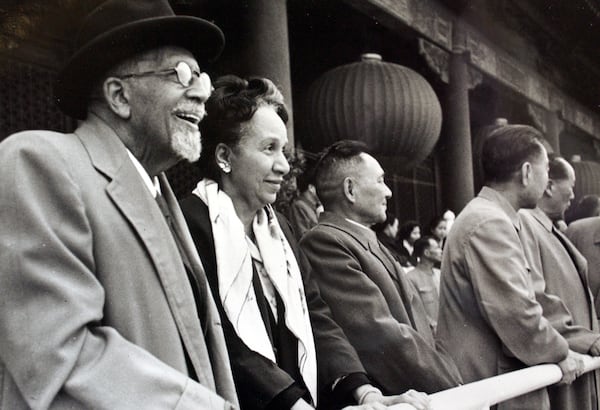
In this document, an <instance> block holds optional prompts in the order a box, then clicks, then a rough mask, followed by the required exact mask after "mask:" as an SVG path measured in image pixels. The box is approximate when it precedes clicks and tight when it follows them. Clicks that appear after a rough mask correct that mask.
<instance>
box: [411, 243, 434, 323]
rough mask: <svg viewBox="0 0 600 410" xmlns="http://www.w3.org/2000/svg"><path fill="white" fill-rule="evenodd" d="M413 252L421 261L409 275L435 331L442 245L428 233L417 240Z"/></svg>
mask: <svg viewBox="0 0 600 410" xmlns="http://www.w3.org/2000/svg"><path fill="white" fill-rule="evenodd" d="M413 254H414V255H415V256H416V257H417V258H419V262H418V263H417V266H416V267H415V268H414V269H411V270H409V271H408V273H407V277H408V280H410V281H411V283H412V284H413V286H414V287H415V289H417V291H418V294H419V297H420V298H421V302H423V307H424V308H425V312H427V319H428V320H429V326H431V329H432V331H433V333H435V330H436V327H437V317H438V310H439V302H440V270H439V269H438V268H436V267H435V266H436V265H437V266H439V264H440V263H441V262H442V247H441V246H440V243H439V242H438V241H437V240H436V239H435V238H434V237H433V236H430V235H426V236H423V237H422V238H419V239H418V240H417V241H416V242H415V245H414V253H413Z"/></svg>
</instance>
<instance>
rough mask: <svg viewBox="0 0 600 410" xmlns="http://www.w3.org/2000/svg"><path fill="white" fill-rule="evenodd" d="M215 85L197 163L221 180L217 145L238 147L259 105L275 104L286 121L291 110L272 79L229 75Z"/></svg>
mask: <svg viewBox="0 0 600 410" xmlns="http://www.w3.org/2000/svg"><path fill="white" fill-rule="evenodd" d="M213 87H214V91H213V93H212V94H211V96H210V98H209V99H208V101H207V102H206V112H207V114H208V115H207V116H206V118H205V119H204V120H203V121H202V122H201V123H200V131H201V133H202V158H201V159H200V161H199V162H198V166H199V167H200V170H201V172H202V175H203V176H204V177H208V178H211V179H214V180H215V181H220V179H221V178H220V170H219V168H218V167H217V163H216V160H215V149H216V148H217V145H219V144H221V143H222V144H226V145H227V146H229V147H231V148H233V147H235V146H236V145H237V144H238V143H239V142H240V139H241V138H242V135H243V133H244V127H245V124H246V123H247V122H248V121H250V119H252V117H253V116H254V113H255V112H256V110H257V109H258V108H260V107H263V106H270V107H273V109H274V110H275V112H276V113H277V115H278V116H279V117H280V118H281V120H282V121H283V122H284V123H286V124H287V121H288V112H287V108H286V106H285V103H284V101H283V95H282V94H281V92H280V91H279V89H278V88H277V87H276V86H275V84H273V82H272V81H271V80H269V79H266V78H249V79H248V80H245V79H242V78H239V77H237V76H235V75H226V76H223V77H219V78H218V79H217V80H216V81H215V82H214V83H213Z"/></svg>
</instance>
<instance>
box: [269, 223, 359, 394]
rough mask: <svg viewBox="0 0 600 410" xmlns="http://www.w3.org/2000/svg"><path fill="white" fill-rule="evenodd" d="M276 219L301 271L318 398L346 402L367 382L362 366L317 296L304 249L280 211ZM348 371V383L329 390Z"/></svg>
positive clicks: (316, 288)
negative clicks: (315, 363) (313, 349)
mask: <svg viewBox="0 0 600 410" xmlns="http://www.w3.org/2000/svg"><path fill="white" fill-rule="evenodd" d="M278 219H279V222H280V225H281V228H282V230H283V232H284V234H285V236H286V238H287V239H288V242H289V243H290V246H291V247H292V249H293V250H294V253H295V255H296V259H297V261H298V265H299V266H300V271H301V273H302V280H303V282H304V292H305V294H306V303H307V305H308V310H309V314H310V322H311V325H312V329H313V336H314V339H315V348H316V350H317V364H318V373H319V376H318V379H319V393H320V397H319V400H320V401H321V402H323V401H325V402H327V403H329V402H330V401H333V402H336V404H337V405H341V404H342V403H345V404H349V403H350V401H351V397H348V396H349V393H350V392H351V391H352V390H354V389H355V388H356V387H358V386H360V385H362V384H367V383H370V381H369V379H368V377H367V375H366V370H365V368H364V367H363V364H362V363H361V361H360V359H359V357H358V354H357V353H356V350H355V349H354V347H352V345H351V344H350V342H349V341H348V339H347V338H346V336H345V335H344V332H343V331H342V329H340V327H339V326H338V324H337V323H336V322H335V321H334V320H333V318H332V313H331V310H330V309H329V306H328V305H327V304H326V303H325V301H324V300H323V298H322V297H321V292H320V290H319V285H318V284H317V282H316V280H315V279H314V275H313V274H312V267H311V265H310V263H309V261H308V259H307V258H306V256H305V255H304V253H303V252H302V251H301V250H300V249H299V246H298V243H297V242H296V240H295V238H294V235H293V234H292V228H291V226H290V225H289V223H288V221H287V220H286V219H285V218H284V217H283V216H282V215H280V214H278ZM349 375H353V377H352V378H351V379H350V378H346V379H345V380H347V381H350V380H352V382H350V384H348V385H346V386H344V383H341V384H340V383H337V384H336V386H337V387H338V388H336V390H335V391H333V390H332V386H333V385H334V383H335V382H336V381H339V380H340V379H341V378H345V377H347V376H349Z"/></svg>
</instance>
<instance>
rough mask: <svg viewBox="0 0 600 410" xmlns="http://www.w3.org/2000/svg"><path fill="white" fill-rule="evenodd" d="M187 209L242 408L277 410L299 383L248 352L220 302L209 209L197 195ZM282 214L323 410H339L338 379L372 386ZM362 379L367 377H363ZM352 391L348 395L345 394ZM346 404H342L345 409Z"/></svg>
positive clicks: (187, 200) (184, 207) (184, 203)
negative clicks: (331, 409)
mask: <svg viewBox="0 0 600 410" xmlns="http://www.w3.org/2000/svg"><path fill="white" fill-rule="evenodd" d="M181 208H182V210H183V213H184V215H185V218H186V220H187V222H188V226H189V228H190V232H191V233H192V237H193V239H194V242H195V243H196V246H197V248H198V251H199V253H200V258H201V259H202V263H203V264H204V268H205V269H206V273H207V276H208V280H209V282H210V285H211V289H212V291H213V295H214V298H215V300H216V301H217V305H218V307H219V310H220V312H221V317H222V319H223V322H224V325H223V326H224V331H225V338H226V341H227V347H228V350H229V354H230V358H231V363H232V368H233V375H234V379H235V381H236V386H237V389H238V394H239V396H240V404H241V406H242V408H243V409H263V408H267V407H270V408H272V407H273V400H274V399H276V397H277V396H278V395H279V394H280V393H282V392H283V391H284V390H286V389H288V388H290V387H291V386H292V385H293V384H294V379H293V378H292V377H291V376H290V375H289V374H288V373H286V372H285V371H283V370H282V369H280V368H279V367H278V366H277V364H275V363H273V362H272V361H270V360H269V359H267V358H265V357H264V356H262V355H260V354H258V353H256V352H254V351H252V350H250V349H248V347H246V345H245V344H244V343H243V342H242V341H241V339H240V338H239V337H238V336H237V334H236V333H235V330H234V329H233V326H232V325H231V322H229V320H228V319H227V316H226V314H225V312H224V309H223V305H222V304H221V302H220V300H221V299H220V297H219V286H218V278H217V265H216V256H215V248H214V239H213V234H212V227H211V224H210V220H209V217H208V208H207V207H206V205H205V204H204V203H203V202H202V200H201V199H199V198H198V197H197V196H195V195H192V196H189V197H187V198H185V199H184V200H183V201H181ZM282 218H283V217H282V216H281V215H278V219H279V223H280V225H281V228H282V230H283V232H284V234H285V236H286V238H287V239H288V241H289V243H290V245H291V247H292V249H293V250H294V252H295V255H296V258H297V260H298V262H299V265H300V270H301V272H302V276H303V281H304V287H305V292H306V301H307V304H308V308H309V310H310V319H311V324H312V328H313V336H314V339H315V347H316V350H317V368H318V378H319V382H318V384H319V407H323V406H325V407H328V406H333V404H332V403H331V402H332V401H335V400H338V401H341V400H342V398H341V397H332V396H331V394H328V392H329V391H331V385H332V384H333V382H334V381H336V379H338V378H339V377H341V376H345V375H353V376H352V378H353V379H354V380H353V382H352V383H351V385H347V388H348V389H353V388H355V387H358V386H359V385H361V384H365V383H368V382H369V381H368V380H367V378H366V375H365V374H364V373H365V370H364V368H363V366H362V364H361V363H360V360H359V359H358V357H357V355H356V352H355V351H354V349H353V348H352V346H350V344H348V341H347V340H346V338H345V337H344V334H343V333H342V331H341V330H340V329H339V327H338V326H337V325H336V324H335V322H334V321H333V320H331V317H330V315H331V313H330V311H329V308H328V307H327V305H325V303H324V302H323V300H322V299H321V296H320V294H319V289H318V287H317V285H316V283H315V282H314V281H313V280H312V278H311V276H310V272H309V271H308V270H307V269H306V266H307V264H306V261H304V260H303V259H302V256H301V255H300V254H299V252H298V247H297V244H296V241H295V239H294V235H293V234H292V231H291V229H290V227H289V225H288V223H287V221H286V220H285V219H282ZM357 374H360V375H361V376H359V377H357ZM344 393H346V392H342V393H341V395H344ZM341 404H342V403H339V402H338V403H337V405H338V406H340V405H341Z"/></svg>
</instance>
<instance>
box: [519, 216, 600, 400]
mask: <svg viewBox="0 0 600 410" xmlns="http://www.w3.org/2000/svg"><path fill="white" fill-rule="evenodd" d="M519 219H520V221H521V230H520V231H519V236H520V238H521V242H522V243H523V249H524V251H525V255H526V256H527V261H528V262H529V266H530V268H531V275H532V277H533V284H534V288H535V297H536V299H537V300H538V301H539V302H540V305H542V308H543V310H544V317H545V318H547V319H548V320H549V321H550V323H552V326H553V327H554V328H555V329H556V330H558V331H559V332H560V334H561V335H562V336H563V337H564V338H565V339H566V340H567V341H568V342H569V347H570V348H571V349H572V350H574V351H576V352H579V353H584V354H588V353H589V350H590V348H591V346H592V345H593V344H594V342H596V340H598V338H600V334H599V333H598V325H597V322H596V312H595V309H594V304H593V300H592V295H591V293H590V290H589V288H588V280H587V263H586V261H585V258H584V257H583V256H582V255H581V254H580V253H579V251H577V249H576V248H575V246H573V244H572V243H571V242H570V241H569V240H568V239H567V238H566V237H565V236H564V235H563V234H562V233H561V232H559V231H558V230H557V229H556V228H554V227H553V226H552V221H551V220H550V218H548V216H547V215H546V214H545V213H544V211H542V210H541V209H539V208H536V209H522V210H520V211H519ZM548 392H549V395H550V404H551V407H552V408H556V409H561V410H593V409H597V408H598V405H599V403H598V391H597V387H596V374H595V373H594V372H592V373H587V374H584V375H582V376H580V377H578V378H577V380H575V381H574V382H573V383H572V384H570V385H566V386H553V387H550V388H549V389H548Z"/></svg>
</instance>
